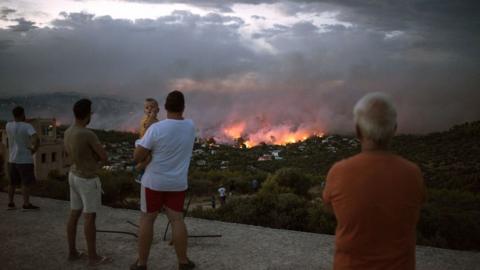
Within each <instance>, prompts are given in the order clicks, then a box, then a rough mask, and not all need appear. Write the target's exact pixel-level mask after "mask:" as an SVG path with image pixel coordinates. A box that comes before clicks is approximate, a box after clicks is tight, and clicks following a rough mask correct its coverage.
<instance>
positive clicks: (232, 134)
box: [217, 121, 324, 147]
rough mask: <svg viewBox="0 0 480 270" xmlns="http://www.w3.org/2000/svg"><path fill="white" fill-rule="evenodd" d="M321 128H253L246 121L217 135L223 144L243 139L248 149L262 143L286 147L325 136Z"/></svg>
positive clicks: (291, 126)
mask: <svg viewBox="0 0 480 270" xmlns="http://www.w3.org/2000/svg"><path fill="white" fill-rule="evenodd" d="M323 134H324V132H323V131H322V130H321V129H319V128H312V127H302V126H298V127H296V126H294V125H290V124H280V125H269V124H263V126H261V127H257V128H255V127H252V126H251V125H249V124H248V123H247V122H246V121H238V122H235V123H232V124H228V125H224V126H223V128H222V129H221V131H220V134H218V135H217V137H218V139H219V140H220V141H222V142H227V143H228V142H232V141H234V140H237V139H239V138H241V139H242V140H244V142H243V143H244V144H245V145H246V146H247V147H253V146H255V145H258V144H260V143H266V144H278V145H284V144H287V143H295V142H298V141H303V140H306V139H307V138H308V137H310V136H314V135H315V136H323Z"/></svg>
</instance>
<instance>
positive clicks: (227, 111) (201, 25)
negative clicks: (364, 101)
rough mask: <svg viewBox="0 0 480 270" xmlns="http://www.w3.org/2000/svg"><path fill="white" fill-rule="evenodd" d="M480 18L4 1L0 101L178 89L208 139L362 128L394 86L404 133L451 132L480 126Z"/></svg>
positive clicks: (325, 5) (426, 8)
mask: <svg viewBox="0 0 480 270" xmlns="http://www.w3.org/2000/svg"><path fill="white" fill-rule="evenodd" d="M478 14H480V2H478V1H449V0H436V1H433V0H408V1H393V0H392V1H389V0H386V1H361V0H343V1H307V0H305V1H300V0H299V1H281V0H279V1H276V0H264V1H261V0H258V1H256V0H243V1H219V0H217V1H204V0H196V1H194V0H183V1H168V0H165V1H160V0H158V1H155V0H144V1H142V0H136V1H134V0H131V1H128V0H123V1H122V0H101V1H90V0H48V1H47V0H0V98H1V97H8V96H18V95H30V94H39V93H54V92H79V93H83V94H86V95H90V96H96V95H104V96H114V97H118V98H124V99H125V100H129V101H138V102H141V101H142V100H143V99H144V98H147V97H154V98H157V99H158V100H159V101H160V102H161V103H162V102H163V100H164V98H165V96H166V94H167V93H168V92H169V91H171V90H173V89H178V90H181V91H183V92H184V93H185V95H186V99H187V110H186V114H187V116H188V117H190V118H192V119H194V121H195V122H196V123H197V126H198V127H199V128H200V129H201V131H202V133H204V134H207V135H208V134H218V133H219V132H221V131H222V130H223V131H224V130H225V129H226V128H229V127H231V126H232V125H241V126H242V127H243V131H242V132H244V133H249V134H256V133H258V132H259V131H262V132H263V133H262V134H264V135H265V134H267V133H268V131H270V130H277V129H278V130H280V129H288V130H290V131H292V132H296V131H299V130H307V131H309V132H310V133H311V132H351V131H352V130H353V122H352V108H353V105H354V104H355V102H356V101H357V100H358V99H359V98H360V97H361V96H363V95H364V94H366V93H368V92H374V91H380V92H385V93H388V94H389V95H391V96H392V98H393V100H394V102H395V105H396V107H397V110H398V115H399V116H398V118H399V119H398V122H399V123H398V125H399V130H400V132H404V133H424V132H431V131H439V130H444V129H447V128H449V127H451V126H452V125H454V124H458V123H463V122H465V121H474V120H480V106H478V104H479V102H478V101H479V100H480V89H479V88H480V16H478ZM141 111H142V108H141V105H139V112H140V113H141ZM135 115H137V114H135ZM137 117H138V115H137ZM160 117H165V115H161V116H160ZM252 136H253V135H252Z"/></svg>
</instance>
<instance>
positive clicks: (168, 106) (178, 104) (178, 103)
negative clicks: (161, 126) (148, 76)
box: [165, 90, 185, 113]
mask: <svg viewBox="0 0 480 270" xmlns="http://www.w3.org/2000/svg"><path fill="white" fill-rule="evenodd" d="M184 109H185V97H184V96H183V93H182V92H180V91H178V90H174V91H172V92H170V93H168V96H167V99H166V100H165V110H167V111H169V112H176V113H181V112H183V110H184Z"/></svg>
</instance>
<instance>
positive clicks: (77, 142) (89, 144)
mask: <svg viewBox="0 0 480 270" xmlns="http://www.w3.org/2000/svg"><path fill="white" fill-rule="evenodd" d="M64 143H65V149H66V150H67V154H68V158H69V159H70V162H72V166H71V167H70V172H71V173H73V174H75V175H76V176H79V177H82V178H95V177H96V176H97V171H98V169H99V166H100V165H99V161H100V159H99V157H98V156H97V154H96V153H95V151H94V150H93V149H94V148H93V147H94V145H97V144H100V141H99V139H98V137H97V135H95V133H93V131H91V130H90V129H88V128H84V127H79V126H75V125H72V126H70V127H69V128H68V129H67V130H66V131H65V135H64Z"/></svg>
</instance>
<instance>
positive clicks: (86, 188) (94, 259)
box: [75, 176, 111, 265]
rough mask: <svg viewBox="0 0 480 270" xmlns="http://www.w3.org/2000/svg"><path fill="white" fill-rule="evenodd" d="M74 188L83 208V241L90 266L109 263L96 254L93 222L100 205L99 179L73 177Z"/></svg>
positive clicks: (95, 233) (106, 259)
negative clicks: (77, 192) (85, 242)
mask: <svg viewBox="0 0 480 270" xmlns="http://www.w3.org/2000/svg"><path fill="white" fill-rule="evenodd" d="M75 186H76V187H77V190H78V191H79V194H80V198H81V200H82V203H83V206H84V208H83V216H84V218H85V223H84V228H83V229H84V233H85V240H86V241H87V252H88V259H89V262H90V265H97V264H100V263H104V262H110V261H111V259H110V258H107V257H104V256H99V255H98V254H97V245H96V238H97V232H96V224H95V221H96V217H97V214H96V213H97V212H98V210H99V209H100V206H101V204H102V192H101V190H102V187H101V183H100V179H99V178H98V177H97V178H91V179H85V178H82V177H78V176H75Z"/></svg>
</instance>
